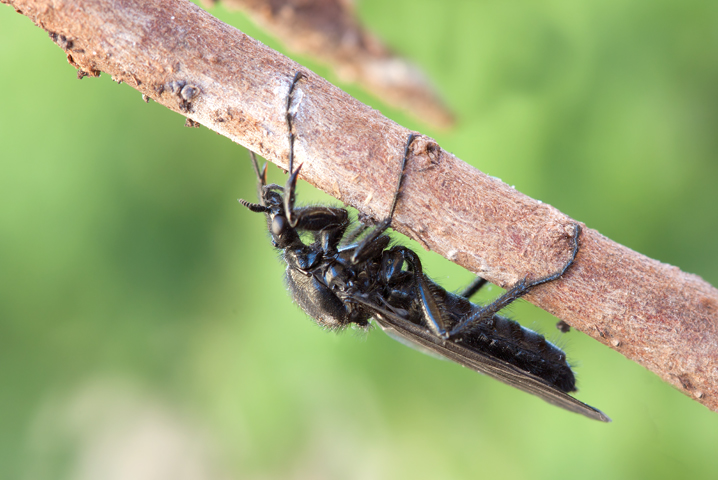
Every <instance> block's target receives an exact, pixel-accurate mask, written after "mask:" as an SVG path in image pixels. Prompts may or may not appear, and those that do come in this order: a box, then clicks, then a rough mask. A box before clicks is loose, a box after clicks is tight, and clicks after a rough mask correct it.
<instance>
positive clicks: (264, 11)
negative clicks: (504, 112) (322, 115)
mask: <svg viewBox="0 0 718 480" xmlns="http://www.w3.org/2000/svg"><path fill="white" fill-rule="evenodd" d="M207 3H210V2H209V1H207ZM222 3H223V4H224V5H225V6H227V7H229V8H238V9H242V10H244V11H245V12H247V14H248V15H250V16H251V17H252V19H253V20H254V21H256V22H257V23H259V24H260V25H262V26H263V27H264V28H265V29H266V30H268V31H269V32H271V33H272V34H273V35H276V36H277V37H278V38H279V39H281V40H282V42H283V43H284V44H285V45H287V46H288V47H289V48H290V49H291V50H292V51H294V52H297V53H301V54H304V55H309V56H312V57H314V58H317V59H318V60H319V61H321V62H323V63H325V64H327V65H329V66H330V67H331V68H332V69H333V71H334V73H335V74H336V75H337V76H338V77H339V78H341V79H342V80H343V81H346V82H357V83H359V84H360V85H362V86H363V87H364V88H366V89H367V90H368V91H370V92H371V93H373V94H374V95H376V96H377V97H379V98H381V99H382V100H383V101H385V102H387V103H388V104H390V105H394V106H396V107H399V108H401V109H403V110H407V111H408V112H410V113H411V114H412V115H413V116H415V117H416V118H418V119H420V120H421V121H422V122H426V123H427V124H429V125H433V126H436V127H439V128H447V127H450V126H451V125H452V124H453V123H454V118H453V115H452V113H451V111H450V110H449V109H448V108H447V107H446V105H445V104H444V102H443V101H442V100H441V98H439V96H438V95H437V93H436V90H435V89H434V87H433V85H432V84H431V82H430V81H429V80H428V78H427V77H426V75H424V73H423V72H422V71H421V69H419V67H417V66H416V65H414V64H412V63H411V62H410V61H409V60H407V59H406V58H403V57H401V56H399V55H396V54H394V53H393V52H391V51H390V50H389V48H387V47H386V46H385V45H384V44H383V43H382V42H381V41H380V40H379V39H378V38H376V37H375V36H374V35H372V34H371V32H369V31H368V30H366V29H365V28H364V27H362V25H361V22H360V20H359V19H358V18H357V15H356V13H355V11H354V8H353V7H354V3H353V2H347V1H346V0H302V1H301V2H297V1H294V0H223V2H222Z"/></svg>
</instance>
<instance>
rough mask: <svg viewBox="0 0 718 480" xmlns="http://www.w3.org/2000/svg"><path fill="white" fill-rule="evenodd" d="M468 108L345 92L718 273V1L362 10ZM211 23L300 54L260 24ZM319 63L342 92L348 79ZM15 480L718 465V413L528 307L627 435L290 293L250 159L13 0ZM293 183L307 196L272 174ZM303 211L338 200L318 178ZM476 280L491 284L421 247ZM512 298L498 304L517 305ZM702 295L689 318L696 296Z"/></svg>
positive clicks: (552, 197)
mask: <svg viewBox="0 0 718 480" xmlns="http://www.w3.org/2000/svg"><path fill="white" fill-rule="evenodd" d="M358 9H359V11H360V14H361V16H362V18H363V19H364V20H365V22H366V23H367V25H368V26H369V27H370V28H372V29H373V30H374V31H375V32H376V33H377V34H378V35H379V36H380V37H381V38H383V39H384V40H385V41H386V42H387V43H388V44H390V45H392V46H393V47H394V48H395V49H397V50H398V51H400V52H402V53H403V54H405V55H406V56H408V57H410V58H412V59H414V60H415V61H416V62H417V63H418V64H419V65H421V66H422V68H424V69H425V71H426V72H427V73H428V75H429V76H430V77H431V78H432V79H433V80H434V82H435V83H436V85H437V87H438V88H439V90H440V91H441V92H442V94H443V95H444V97H445V98H446V100H447V102H448V103H449V104H450V105H451V106H452V107H453V108H454V109H455V111H456V112H457V115H458V119H459V121H458V124H457V126H456V128H455V129H454V130H452V131H448V132H441V131H433V130H431V129H428V128H427V127H426V126H425V125H424V124H422V123H421V122H420V121H417V120H416V119H412V118H409V117H407V116H405V115H403V114H402V113H401V112H398V111H395V110H393V109H391V108H388V107H386V106H385V105H383V104H381V103H380V102H378V101H377V100H376V99H375V98H373V97H371V96H368V95H367V94H366V93H364V92H363V91H361V90H359V89H357V88H355V87H352V86H349V85H342V84H340V86H341V87H342V88H345V89H346V90H348V91H349V92H350V93H351V94H352V95H354V96H356V97H357V98H359V99H360V100H362V101H364V102H366V103H368V104H370V105H372V106H374V107H375V108H378V109H380V110H381V111H382V112H384V113H385V114H386V115H388V116H390V117H391V118H394V119H395V120H396V121H397V122H399V123H401V124H403V125H405V126H407V127H409V128H413V129H417V130H419V131H421V132H423V133H425V134H428V135H431V136H434V137H435V138H436V139H437V140H438V141H439V142H440V144H441V145H442V147H444V148H445V149H447V150H450V151H452V152H453V153H455V154H456V155H458V156H459V157H460V158H462V159H464V160H465V161H467V162H470V163H472V164H473V165H475V166H476V167H477V168H479V169H481V170H482V171H484V172H487V173H489V174H491V175H494V176H496V177H499V178H501V179H503V180H504V181H505V182H507V183H508V184H510V185H515V186H516V188H517V189H518V190H520V191H522V192H525V193H526V194H528V195H530V196H532V197H534V198H538V199H541V200H542V201H544V202H547V203H550V204H552V205H554V206H556V207H557V208H559V209H560V210H562V211H563V212H565V213H567V214H569V215H571V216H572V217H574V218H576V219H578V220H580V221H583V222H585V223H586V224H587V225H588V226H589V227H591V228H595V229H598V230H599V231H600V232H601V233H603V234H605V235H606V236H608V237H610V238H612V239H613V240H615V241H617V242H620V243H622V244H625V245H627V246H629V247H630V248H633V249H635V250H637V251H639V252H642V253H644V254H646V255H648V256H650V257H653V258H656V259H658V260H661V261H663V262H667V263H670V264H673V265H677V266H679V267H680V268H681V269H683V270H685V271H688V272H693V273H696V274H699V275H701V276H702V277H703V278H704V279H706V280H707V281H708V282H710V283H712V284H714V285H716V284H718V254H717V253H716V238H718V212H717V207H718V28H716V25H718V3H717V2H705V1H702V0H683V1H678V0H653V1H651V2H645V1H640V0H621V1H614V0H600V1H599V0H588V1H585V2H544V3H542V4H537V3H536V2H530V1H509V2H494V1H475V2H468V1H461V0H442V1H429V0H411V1H410V0H394V1H392V2H384V1H381V0H362V1H361V2H359V4H358ZM211 12H212V13H213V14H214V15H216V16H218V17H220V18H222V19H223V20H224V21H226V22H228V23H230V24H232V25H235V26H237V27H238V28H240V29H241V30H243V31H245V32H247V33H248V34H250V35H252V36H254V37H255V38H258V39H260V40H261V41H263V42H265V43H267V44H268V45H270V46H271V47H273V48H276V49H278V50H280V51H282V50H283V48H282V46H281V45H279V44H278V43H277V42H276V41H275V40H274V39H272V38H270V37H268V36H267V35H265V34H264V33H263V32H262V31H261V30H259V29H258V28H257V27H255V26H254V25H253V24H251V23H250V22H249V21H248V20H246V18H245V17H244V16H243V15H242V14H239V13H236V12H227V11H226V10H225V9H224V8H223V7H222V6H221V5H220V6H219V7H217V8H214V9H212V10H211ZM297 60H298V61H299V62H301V63H303V64H305V65H307V66H308V67H309V68H311V69H313V70H314V71H316V72H318V73H319V74H321V75H324V76H327V77H328V79H329V80H330V81H336V79H334V78H333V77H332V76H331V75H330V74H329V73H328V72H329V71H328V70H327V69H326V68H323V67H321V66H318V65H316V64H315V63H313V62H311V61H309V60H308V59H306V58H297ZM0 92H1V93H0V95H1V100H0V478H3V479H5V478H7V479H33V480H34V479H38V480H39V479H80V480H84V479H93V480H94V479H113V480H114V479H117V480H119V479H170V478H172V479H189V480H195V479H239V478H243V479H244V478H248V479H271V478H282V479H304V478H311V479H324V478H326V479H330V478H331V479H335V478H341V479H362V478H371V479H402V478H412V479H416V478H445V479H463V478H484V477H485V478H506V479H512V478H532V479H542V478H551V479H556V478H581V479H594V478H596V479H598V478H600V479H603V478H611V479H624V478H625V479H640V478H651V479H660V478H691V479H701V478H716V475H718V455H716V452H717V451H718V450H717V446H718V415H716V413H714V412H711V411H709V410H707V409H706V408H705V407H703V406H702V405H700V404H698V403H696V402H694V401H692V400H691V399H689V398H688V397H686V396H684V395H683V394H681V393H679V392H678V391H676V390H675V389H674V388H673V387H671V386H669V385H667V384H665V383H663V382H662V381H660V380H659V379H658V378H657V377H656V376H655V375H653V374H652V373H650V372H648V371H646V370H645V369H644V368H642V367H640V366H638V365H636V364H635V363H633V362H631V361H628V360H626V359H625V358H624V357H622V356H621V355H620V354H618V353H616V352H614V351H612V350H610V349H608V348H606V347H604V346H602V345H600V344H599V343H597V342H595V341H593V340H591V339H590V338H588V337H586V336H585V335H583V334H582V333H580V332H577V331H571V332H570V333H568V334H565V335H559V334H558V332H557V331H556V329H555V328H554V324H555V321H556V320H555V319H554V318H552V317H551V316H550V315H548V314H546V313H544V312H542V311H541V310H538V309H536V308H535V307H533V306H531V305H529V304H528V303H526V302H521V304H520V305H516V306H515V307H514V308H512V310H511V312H510V314H511V316H513V317H514V318H517V319H519V320H521V321H522V323H523V324H524V325H527V326H529V327H532V328H535V329H538V330H540V331H542V332H544V333H545V334H547V335H548V336H549V337H550V338H552V339H558V341H559V343H560V344H561V345H563V346H564V347H565V348H566V349H567V351H568V354H569V357H570V358H571V359H573V363H574V364H575V365H576V372H577V375H578V379H579V387H580V390H581V391H580V393H579V394H578V397H579V398H580V399H581V400H584V401H586V402H587V403H590V404H592V405H595V406H597V407H598V408H601V409H602V410H604V411H605V412H606V413H607V414H608V415H610V416H611V417H612V418H613V420H614V422H613V423H612V424H608V425H606V424H599V423H598V422H593V421H590V420H587V419H584V418H582V417H580V416H577V415H574V414H570V413H567V412H564V411H562V410H559V409H557V408H554V407H552V406H550V405H548V404H546V403H544V402H542V401H540V400H538V399H536V398H534V397H531V396H529V395H526V394H523V393H521V392H519V391H517V390H514V389H511V388H509V387H506V386H504V385H503V384H500V383H498V382H496V381H493V380H491V379H488V378H484V377H481V376H479V375H477V374H475V373H473V372H470V371H468V370H466V369H463V368H460V367H458V366H456V365H453V364H451V363H449V362H441V361H438V360H435V359H433V358H430V357H427V356H424V355H421V354H420V353H418V352H415V351H413V350H411V349H408V348H405V347H403V346H402V345H400V344H398V343H396V342H394V341H393V340H391V339H389V338H388V337H386V336H385V335H384V334H383V333H381V332H380V331H373V332H371V333H370V334H368V335H362V334H359V333H355V332H351V331H348V332H345V333H343V334H340V335H334V334H330V333H326V332H323V331H322V330H321V329H319V328H318V327H316V326H315V325H314V324H313V323H312V322H311V321H310V320H309V319H308V318H307V317H306V316H305V315H304V314H303V313H302V312H301V311H300V310H298V308H296V307H295V306H294V305H293V304H292V303H291V301H290V299H289V298H288V296H287V294H286V292H285V290H284V287H283V284H282V281H281V277H282V271H283V269H282V266H281V264H280V263H279V262H278V261H277V258H276V257H277V254H276V252H274V251H273V249H272V248H271V246H270V244H269V242H268V240H267V235H266V232H265V231H264V230H263V228H264V225H263V224H264V222H263V220H262V218H261V217H260V216H258V215H255V214H251V213H250V212H248V211H247V210H246V209H244V208H242V207H241V206H239V205H238V204H237V201H236V199H237V198H250V199H251V198H253V196H254V194H255V187H254V179H253V176H252V174H251V173H252V172H251V168H250V165H249V163H248V159H247V153H246V152H245V151H244V149H243V148H241V147H239V146H237V145H235V144H233V143H232V142H230V141H229V140H227V139H226V138H224V137H221V136H219V135H217V134H215V133H213V132H211V131H209V130H208V129H206V128H204V127H203V128H200V129H192V128H184V127H183V123H184V118H183V117H181V116H179V115H177V114H175V113H173V112H170V111H168V110H166V109H165V108H163V107H161V106H159V105H157V104H154V103H150V104H145V103H144V102H143V101H142V100H141V98H140V94H139V93H138V92H136V91H135V90H133V89H132V88H130V87H129V86H127V85H117V84H115V83H114V82H112V81H111V79H110V78H109V76H107V75H104V74H103V75H102V76H101V77H100V78H99V79H93V78H86V79H84V80H82V81H78V80H77V79H76V71H75V69H74V68H73V67H71V66H70V65H69V64H68V63H67V61H66V60H65V55H64V54H63V52H62V51H61V50H60V49H59V48H58V47H57V46H56V45H54V44H53V43H52V42H51V41H50V39H49V38H48V36H47V34H46V33H45V32H43V31H42V30H40V29H38V28H37V27H35V26H34V25H33V24H32V23H31V22H30V21H29V20H28V19H27V18H25V17H24V16H21V15H18V14H16V13H15V12H14V11H13V10H12V8H11V7H8V6H5V5H2V6H0ZM272 175H273V178H274V179H275V181H283V180H282V177H281V175H280V174H279V173H278V172H277V170H276V169H272ZM299 189H300V199H303V200H317V199H319V200H321V199H325V198H326V197H324V196H322V195H321V194H319V193H318V192H316V191H313V189H312V188H311V187H309V186H308V185H306V184H304V183H303V182H300V186H299ZM419 250H420V251H421V253H422V255H423V258H424V259H425V262H426V264H427V270H428V272H429V273H430V274H431V275H432V276H434V277H436V278H437V279H439V280H440V281H441V282H442V283H443V284H444V285H446V286H447V287H448V288H450V289H457V288H459V287H461V286H462V285H463V284H465V283H466V282H468V281H469V280H470V279H471V277H472V275H471V274H470V273H469V272H466V271H464V270H462V269H461V268H459V267H456V266H455V265H453V264H451V263H450V262H448V261H446V260H444V259H442V258H440V257H438V256H436V255H434V254H431V253H426V252H423V250H421V249H419ZM498 292H499V290H498V289H497V288H496V287H494V289H493V290H492V291H491V292H489V295H496V294H498ZM677 308H680V307H677Z"/></svg>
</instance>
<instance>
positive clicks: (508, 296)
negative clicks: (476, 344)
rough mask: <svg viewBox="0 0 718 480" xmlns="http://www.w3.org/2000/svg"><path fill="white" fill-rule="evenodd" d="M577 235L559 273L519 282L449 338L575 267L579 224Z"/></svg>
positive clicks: (470, 317) (465, 320)
mask: <svg viewBox="0 0 718 480" xmlns="http://www.w3.org/2000/svg"><path fill="white" fill-rule="evenodd" d="M574 228H575V233H574V236H573V249H572V251H571V258H569V260H568V261H567V262H566V263H565V264H564V266H563V267H562V268H561V269H560V270H559V271H557V272H555V273H553V274H551V275H548V276H546V277H542V278H539V279H537V280H534V281H533V282H529V281H527V279H523V280H521V281H520V282H518V283H517V284H516V285H514V286H513V287H511V288H510V289H508V290H507V291H506V292H505V293H504V294H503V295H501V296H500V297H499V298H497V299H496V300H494V301H493V302H492V303H490V304H489V305H486V306H485V307H483V308H482V309H481V310H479V311H478V312H476V313H474V314H472V315H469V316H468V317H466V318H465V319H464V320H462V321H460V322H459V323H458V324H457V325H456V326H455V327H454V328H453V329H451V331H450V332H449V337H453V336H455V335H458V334H460V333H461V332H464V331H468V330H471V328H472V327H473V326H474V325H477V324H478V323H480V322H482V321H485V320H488V319H491V318H493V316H494V315H496V314H497V313H498V312H499V311H500V310H502V309H504V308H506V307H507V306H509V305H510V304H511V303H512V302H514V301H516V300H518V299H519V298H521V297H523V296H524V295H526V294H527V293H529V292H530V291H531V289H532V288H534V287H536V286H538V285H541V284H544V283H548V282H551V281H553V280H556V279H557V278H559V277H560V276H561V275H563V274H564V273H566V270H568V268H569V267H570V266H571V265H573V261H574V260H575V259H576V254H577V253H578V244H579V241H578V237H579V236H580V235H581V226H580V225H579V224H577V223H576V224H574Z"/></svg>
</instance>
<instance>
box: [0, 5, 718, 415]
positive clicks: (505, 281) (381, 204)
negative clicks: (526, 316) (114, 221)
mask: <svg viewBox="0 0 718 480" xmlns="http://www.w3.org/2000/svg"><path fill="white" fill-rule="evenodd" d="M0 1H2V2H3V3H9V4H11V5H13V6H14V7H15V9H16V10H17V11H18V12H20V13H22V14H24V15H26V16H27V17H29V18H30V19H31V20H32V21H33V22H35V24H37V25H38V26H39V27H41V28H42V29H44V30H46V31H47V32H48V33H49V34H50V37H51V38H52V39H53V40H54V41H55V43H57V45H58V46H60V47H61V48H62V49H63V50H64V51H65V52H66V54H67V58H68V61H69V62H70V63H71V64H72V65H74V66H75V67H76V68H77V69H78V75H80V76H86V75H90V76H97V75H99V74H100V72H101V71H102V72H106V73H108V74H110V75H112V77H113V78H114V79H115V80H122V81H124V82H125V83H127V84H129V85H130V86H132V87H133V88H136V89H137V90H139V91H140V92H142V93H143V94H145V95H147V96H148V97H151V98H152V99H154V100H155V101H157V102H159V103H161V104H163V105H165V106H166V107H167V108H170V109H172V110H174V111H176V112H179V113H181V114H182V115H185V116H186V117H188V118H189V119H191V120H192V121H194V122H199V123H201V124H202V125H205V126H207V127H208V128H211V129H212V130H215V131H217V132H218V133H220V134H222V135H225V136H227V137H229V138H231V139H232V140H234V141H236V142H237V143H240V144H242V145H244V146H245V147H247V148H249V149H251V150H254V151H255V152H257V153H259V154H261V155H262V156H264V157H265V158H267V159H269V160H271V161H272V162H274V163H276V164H278V165H280V166H282V167H286V158H287V153H288V145H287V132H286V125H285V123H284V109H285V101H286V95H287V91H288V88H289V85H290V82H291V80H292V78H293V76H294V74H295V72H296V71H298V70H302V71H303V72H304V73H305V75H306V76H307V78H305V79H303V80H301V82H300V84H299V85H298V86H297V90H296V92H295V96H294V98H295V102H294V107H293V109H294V111H295V112H296V117H295V120H294V126H295V131H296V134H297V143H296V149H295V153H296V156H297V161H298V163H303V164H304V167H303V169H302V178H303V179H305V180H307V181H309V182H310V183H312V184H313V185H316V186H317V187H319V188H321V189H322V190H324V191H326V192H328V193H330V194H331V195H334V196H336V197H337V198H338V199H340V200H341V201H342V202H344V203H346V204H348V205H351V206H354V207H356V208H358V209H359V210H360V211H361V212H362V213H363V214H365V215H369V216H371V217H373V218H375V219H382V218H384V216H386V214H387V213H388V209H389V205H390V203H391V200H392V198H391V197H392V191H393V190H392V189H393V185H394V183H395V180H396V178H397V175H398V174H399V165H400V160H401V157H402V153H403V148H404V144H405V141H406V139H407V136H408V134H409V131H408V130H407V129H405V128H403V127H402V126H400V125H397V124H396V123H394V122H393V121H391V120H389V119H387V118H385V117H383V116H382V115H381V114H380V113H379V112H377V111H375V110H373V109H371V108H369V107H367V106H366V105H363V104H361V103H359V102H357V101H356V100H355V99H353V98H352V97H350V96H349V95H347V94H346V93H344V92H342V91H341V90H339V89H337V88H336V87H334V86H332V85H331V84H329V83H328V82H326V81H325V80H323V79H322V78H320V77H318V76H317V75H315V74H313V73H312V72H310V71H307V70H306V69H304V68H303V67H302V66H301V65H299V64H297V63H295V62H293V61H292V60H290V59H288V58H286V57H284V56H282V55H280V54H279V53H277V52H274V51H272V50H270V49H269V48H267V47H266V46H264V45H262V44H261V43H259V42H257V41H256V40H254V39H252V38H250V37H247V36H246V35H244V34H243V33H242V32H240V31H238V30H237V29H235V28H233V27H231V26H228V25H226V24H224V23H222V22H220V21H219V20H217V19H215V18H214V17H212V16H211V15H209V14H208V13H206V12H205V11H203V10H202V9H200V8H199V7H197V6H196V5H194V4H192V3H189V2H187V1H183V0H147V1H130V0H84V1H83V0H65V1H61V0H0ZM18 48H22V46H21V45H19V46H18ZM247 168H248V172H249V171H251V170H250V169H249V166H248V167H247ZM393 225H394V226H395V227H396V229H397V230H398V231H400V232H401V233H404V234H406V235H408V236H409V237H411V238H413V239H416V240H418V241H419V242H421V244H423V245H424V246H425V247H426V248H429V249H432V250H434V251H436V252H438V253H439V254H441V255H443V256H445V257H447V258H449V259H450V260H453V261H454V262H456V263H458V264H460V265H462V266H464V267H466V268H467V269H469V270H472V271H474V272H476V273H479V274H481V275H482V276H483V277H485V278H486V279H488V280H489V281H491V282H493V283H496V284H498V285H500V286H503V287H506V286H509V285H511V284H512V283H514V282H516V281H517V280H519V279H521V278H523V277H525V276H527V275H529V276H543V275H545V274H547V273H549V272H553V271H555V270H557V269H559V268H560V266H561V265H563V263H564V262H565V260H566V258H567V256H568V254H569V240H570V237H571V236H572V235H573V234H574V230H575V229H574V222H573V220H571V219H570V218H568V217H567V216H566V215H564V214H562V213H561V212H559V211H558V210H556V209H555V208H553V207H551V206H550V205H546V204H543V203H541V202H538V201H536V200H533V199H531V198H529V197H527V196H525V195H523V194H521V193H520V192H517V191H515V190H514V189H512V188H511V187H509V186H508V185H506V184H504V183H503V182H501V181H500V180H498V179H495V178H493V177H490V176H488V175H485V174H484V173H482V172H480V171H478V170H476V169H475V168H473V167H471V166H469V165H467V164H465V163H463V162H462V161H460V160H459V159H457V158H456V157H454V156H453V155H452V154H450V153H448V152H446V151H444V150H442V149H441V148H440V147H439V145H438V144H437V143H436V142H435V141H434V140H432V139H431V138H428V137H420V138H418V139H417V140H416V141H415V142H414V144H413V147H412V149H411V155H410V157H409V161H408V165H407V169H406V179H405V183H404V188H403V191H402V197H401V200H400V202H399V204H398V207H397V211H396V216H395V219H394V224H393ZM528 300H529V301H530V302H532V303H534V304H536V305H538V306H539V307H541V308H543V309H545V310H547V311H549V312H551V313H552V314H554V315H556V316H557V317H558V318H560V319H562V320H564V321H566V322H567V323H569V324H570V325H572V326H573V327H575V328H577V329H579V330H582V331H583V332H585V333H587V334H589V335H591V336H592V337H594V338H596V339H597V340H599V341H600V342H602V343H604V344H606V345H608V346H609V347H611V348H613V349H615V350H617V351H619V352H620V353H622V354H623V355H625V356H626V357H628V358H630V359H632V360H634V361H636V362H638V363H640V364H642V365H644V366H645V367H646V368H648V369H650V370H652V371H654V372H655V373H656V374H658V375H659V376H660V377H661V378H663V379H664V380H665V381H667V382H670V383H671V384H673V385H675V386H676V387H677V388H679V389H680V390H681V391H683V392H684V393H686V394H687V395H689V396H691V397H692V398H694V399H696V400H697V401H699V402H701V403H703V404H704V405H706V406H707V407H709V408H711V409H712V410H714V411H718V290H716V289H715V288H714V287H712V286H711V285H709V284H707V283H706V282H705V281H703V280H702V279H701V278H700V277H698V276H696V275H691V274H687V273H684V272H681V271H680V270H679V269H678V268H676V267H673V266H671V265H666V264H663V263H660V262H658V261H655V260H652V259H650V258H647V257H645V256H643V255H641V254H639V253H636V252H634V251H632V250H630V249H628V248H626V247H624V246H622V245H619V244H616V243H615V242H612V241H611V240H609V239H607V238H605V237H604V236H602V235H601V234H599V233H598V232H597V231H595V230H591V229H590V228H585V227H584V228H583V232H582V234H581V247H580V251H579V253H578V256H577V259H576V263H575V265H574V266H573V267H571V268H570V269H569V271H568V272H567V273H566V274H565V275H564V277H563V279H562V280H559V281H556V282H552V283H550V284H546V285H543V286H540V287H538V288H537V289H536V290H535V292H534V293H533V294H531V295H530V296H529V297H528Z"/></svg>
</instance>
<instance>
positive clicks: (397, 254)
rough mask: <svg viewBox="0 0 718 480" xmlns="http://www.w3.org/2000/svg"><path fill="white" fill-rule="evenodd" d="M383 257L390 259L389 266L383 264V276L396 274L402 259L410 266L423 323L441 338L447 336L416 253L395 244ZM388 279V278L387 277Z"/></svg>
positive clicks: (439, 311) (444, 325)
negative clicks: (390, 263)
mask: <svg viewBox="0 0 718 480" xmlns="http://www.w3.org/2000/svg"><path fill="white" fill-rule="evenodd" d="M385 259H391V260H392V264H393V265H391V267H390V268H387V267H389V266H388V265H386V266H385V270H386V271H385V272H384V275H385V276H387V277H388V276H391V275H396V274H398V272H400V271H401V263H402V262H401V261H400V259H401V260H404V261H405V262H406V263H407V264H409V267H411V275H412V276H413V278H414V289H415V292H416V296H417V298H418V300H419V305H420V306H421V314H422V317H423V319H424V324H425V325H426V327H427V328H428V329H429V330H431V331H432V332H433V333H434V334H435V335H438V336H440V337H442V338H448V337H449V334H448V332H447V331H446V324H445V322H444V316H443V314H442V311H441V308H440V307H439V304H438V303H437V302H436V299H435V298H434V294H433V293H432V292H431V289H430V288H429V284H428V283H427V281H426V277H425V276H424V270H423V268H422V266H421V260H420V259H419V257H418V255H417V254H416V253H415V252H414V251H413V250H411V249H409V248H406V247H402V246H399V245H397V246H395V247H392V248H391V249H390V250H388V253H387V255H385ZM387 281H390V279H387Z"/></svg>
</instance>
